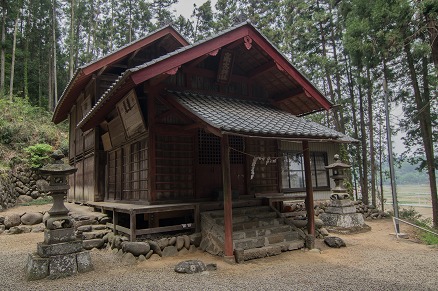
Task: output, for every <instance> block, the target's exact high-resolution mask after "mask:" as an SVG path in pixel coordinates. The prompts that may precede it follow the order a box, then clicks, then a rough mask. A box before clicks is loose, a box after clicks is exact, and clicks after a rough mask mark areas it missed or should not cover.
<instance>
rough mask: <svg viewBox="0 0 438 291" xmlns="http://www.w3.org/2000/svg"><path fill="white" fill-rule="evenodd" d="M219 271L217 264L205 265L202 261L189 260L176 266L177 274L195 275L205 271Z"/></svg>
mask: <svg viewBox="0 0 438 291" xmlns="http://www.w3.org/2000/svg"><path fill="white" fill-rule="evenodd" d="M216 269H217V265H216V264H208V265H205V264H204V263H203V262H202V261H200V260H188V261H183V262H180V263H178V264H177V265H176V266H175V272H177V273H185V274H194V273H201V272H205V271H214V270H216Z"/></svg>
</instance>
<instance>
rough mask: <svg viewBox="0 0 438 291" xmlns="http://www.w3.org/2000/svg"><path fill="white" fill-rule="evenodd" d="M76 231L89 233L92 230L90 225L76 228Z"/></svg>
mask: <svg viewBox="0 0 438 291" xmlns="http://www.w3.org/2000/svg"><path fill="white" fill-rule="evenodd" d="M77 230H78V231H82V232H89V231H91V230H92V228H91V225H81V226H78V228H77Z"/></svg>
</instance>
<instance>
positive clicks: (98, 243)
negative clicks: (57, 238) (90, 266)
mask: <svg viewBox="0 0 438 291" xmlns="http://www.w3.org/2000/svg"><path fill="white" fill-rule="evenodd" d="M104 244H105V240H104V239H103V238H95V239H89V240H84V241H83V242H82V246H83V247H84V249H86V250H91V249H93V248H96V249H100V248H101V247H103V245H104Z"/></svg>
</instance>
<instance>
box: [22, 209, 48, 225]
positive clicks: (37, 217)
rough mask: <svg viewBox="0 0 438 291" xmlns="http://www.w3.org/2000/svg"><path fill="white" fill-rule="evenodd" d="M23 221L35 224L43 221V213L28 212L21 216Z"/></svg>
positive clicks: (27, 223)
mask: <svg viewBox="0 0 438 291" xmlns="http://www.w3.org/2000/svg"><path fill="white" fill-rule="evenodd" d="M21 222H22V223H23V224H26V225H34V224H38V223H41V222H43V215H42V214H41V213H39V212H33V213H26V214H24V215H23V216H22V217H21Z"/></svg>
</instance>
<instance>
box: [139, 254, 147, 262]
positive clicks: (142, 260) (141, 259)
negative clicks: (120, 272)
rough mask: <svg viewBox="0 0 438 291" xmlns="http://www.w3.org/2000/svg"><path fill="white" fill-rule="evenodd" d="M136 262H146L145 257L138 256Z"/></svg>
mask: <svg viewBox="0 0 438 291" xmlns="http://www.w3.org/2000/svg"><path fill="white" fill-rule="evenodd" d="M138 261H139V262H144V261H146V257H145V256H143V255H139V256H138Z"/></svg>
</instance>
